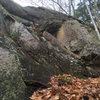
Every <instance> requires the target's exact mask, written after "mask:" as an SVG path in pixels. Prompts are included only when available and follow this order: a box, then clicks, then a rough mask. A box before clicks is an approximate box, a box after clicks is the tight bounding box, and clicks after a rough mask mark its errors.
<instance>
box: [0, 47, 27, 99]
mask: <svg viewBox="0 0 100 100" xmlns="http://www.w3.org/2000/svg"><path fill="white" fill-rule="evenodd" d="M19 66H20V63H19V60H18V59H17V57H16V56H15V55H14V54H11V53H10V52H9V51H8V50H7V49H3V48H0V100H26V98H25V89H26V86H25V84H24V82H23V80H22V75H21V71H20V67H19Z"/></svg>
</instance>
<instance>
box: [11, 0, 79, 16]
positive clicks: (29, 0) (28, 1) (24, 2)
mask: <svg viewBox="0 0 100 100" xmlns="http://www.w3.org/2000/svg"><path fill="white" fill-rule="evenodd" d="M13 1H15V2H16V3H18V4H20V5H21V6H23V7H25V6H35V7H38V6H43V7H46V8H48V9H53V10H54V8H55V10H56V11H59V6H58V5H56V6H55V7H54V8H53V3H52V2H50V0H43V1H44V2H43V3H42V2H41V1H42V0H13ZM62 1H63V5H64V2H65V1H66V2H67V1H68V0H62ZM79 1H80V0H75V8H77V4H78V2H79ZM67 3H68V2H67ZM67 5H68V4H67ZM63 8H64V9H65V10H66V12H67V13H68V6H67V7H66V6H65V7H64V6H63ZM61 12H63V13H65V12H64V11H63V10H61ZM72 15H73V14H72Z"/></svg>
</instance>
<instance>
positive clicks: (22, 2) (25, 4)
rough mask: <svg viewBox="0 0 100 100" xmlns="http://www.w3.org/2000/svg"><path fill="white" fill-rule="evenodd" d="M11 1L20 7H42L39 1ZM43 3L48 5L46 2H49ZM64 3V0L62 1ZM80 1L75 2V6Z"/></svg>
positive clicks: (46, 0) (47, 0)
mask: <svg viewBox="0 0 100 100" xmlns="http://www.w3.org/2000/svg"><path fill="white" fill-rule="evenodd" d="M13 1H15V2H17V3H18V4H20V5H21V6H24V7H25V6H33V5H34V6H38V5H40V6H42V4H41V0H13ZM31 1H33V3H32V2H31ZM44 1H45V2H44V4H45V3H46V4H48V2H49V0H44ZM64 1H65V0H64ZM79 1H80V0H75V2H76V4H75V5H77V3H78V2H79ZM49 4H50V2H49Z"/></svg>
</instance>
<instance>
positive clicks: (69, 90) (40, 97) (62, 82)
mask: <svg viewBox="0 0 100 100" xmlns="http://www.w3.org/2000/svg"><path fill="white" fill-rule="evenodd" d="M50 84H51V87H50V88H48V89H44V90H38V91H36V92H34V93H33V95H32V97H31V100H100V77H98V78H89V79H86V80H85V79H79V78H76V77H73V76H71V75H67V74H64V75H59V76H53V77H51V82H50Z"/></svg>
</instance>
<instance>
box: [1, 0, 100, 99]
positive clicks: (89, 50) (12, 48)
mask: <svg viewBox="0 0 100 100" xmlns="http://www.w3.org/2000/svg"><path fill="white" fill-rule="evenodd" d="M1 1H2V3H3V2H4V0H1ZM2 5H3V6H4V4H2ZM13 6H16V4H14V5H13ZM4 7H5V6H4ZM7 7H8V6H6V7H5V8H6V9H8V8H7ZM17 7H19V6H17ZM19 8H20V9H21V7H19ZM20 9H19V10H20ZM23 9H24V13H25V14H26V13H27V14H26V15H27V17H25V16H24V17H23V16H21V15H19V14H20V13H19V12H18V10H17V12H16V13H17V16H14V15H16V14H15V13H13V11H14V8H13V11H9V10H10V8H9V10H8V11H9V12H10V13H12V14H14V15H12V14H10V13H8V12H7V11H6V12H7V13H4V12H3V13H1V12H0V14H1V15H0V32H1V34H0V47H1V48H0V50H1V51H0V52H1V54H0V58H1V59H0V64H2V62H3V64H4V65H3V64H2V65H1V66H0V67H1V70H0V71H1V72H0V77H1V78H0V79H2V80H0V81H2V84H3V85H2V84H1V85H0V86H2V91H1V90H0V92H2V93H1V94H2V95H0V96H1V98H6V97H4V95H5V93H6V88H5V87H8V85H7V84H9V87H8V90H11V91H12V93H11V94H12V96H11V94H9V93H8V90H7V93H6V94H8V96H7V97H8V98H11V99H12V98H13V100H21V98H22V97H20V96H19V93H22V92H23V91H24V89H25V87H26V86H25V84H26V85H27V87H34V86H36V84H38V85H39V86H44V87H48V81H49V79H50V77H51V76H52V75H59V74H62V73H68V74H71V75H74V76H77V77H81V78H87V77H97V76H99V75H100V67H99V65H100V62H99V61H100V48H99V47H100V42H99V41H98V39H97V37H96V34H95V31H94V30H93V29H92V28H91V27H90V26H87V25H85V24H82V23H80V22H79V21H77V20H75V19H73V18H72V17H68V16H66V15H64V14H62V13H60V14H59V13H58V12H55V11H51V10H48V9H45V8H35V7H26V8H22V10H21V12H23ZM25 9H26V10H25ZM36 10H37V11H36ZM22 14H23V13H22ZM42 14H43V15H42ZM23 15H24V14H23ZM18 16H19V17H18ZM33 16H37V17H38V18H39V19H38V20H37V18H36V17H33ZM61 16H63V17H62V18H61ZM20 17H21V18H20ZM2 18H3V20H2ZM23 18H24V19H23ZM31 19H32V20H31ZM30 21H31V22H30ZM34 24H35V25H34ZM5 32H6V35H5ZM5 49H6V50H5ZM12 52H13V53H15V54H16V55H17V57H18V59H19V61H18V62H16V57H15V56H14V55H13V54H12ZM5 54H6V55H5ZM6 61H7V63H6ZM13 61H14V63H13ZM91 62H92V63H91ZM19 63H20V65H21V66H20V65H19ZM94 67H95V68H94ZM3 68H4V69H5V70H2V69H3ZM18 68H19V69H18ZM94 69H95V70H94ZM20 70H21V71H22V74H23V75H22V76H21V75H20V74H19V73H20ZM4 73H5V74H4ZM2 76H3V77H2ZM13 81H14V83H13ZM6 83H7V84H6ZM4 86H5V87H4ZM11 86H12V87H13V88H14V89H12V87H11ZM19 86H20V87H19ZM16 87H17V88H18V89H19V91H18V93H15V92H13V90H14V91H16V90H15V89H16ZM32 91H33V90H32ZM4 92H5V93H4ZM24 94H25V93H24ZM16 95H17V96H18V97H19V98H18V97H16ZM8 100H10V99H8Z"/></svg>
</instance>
